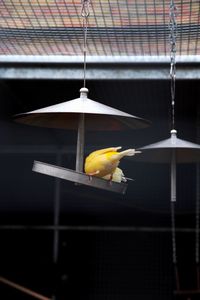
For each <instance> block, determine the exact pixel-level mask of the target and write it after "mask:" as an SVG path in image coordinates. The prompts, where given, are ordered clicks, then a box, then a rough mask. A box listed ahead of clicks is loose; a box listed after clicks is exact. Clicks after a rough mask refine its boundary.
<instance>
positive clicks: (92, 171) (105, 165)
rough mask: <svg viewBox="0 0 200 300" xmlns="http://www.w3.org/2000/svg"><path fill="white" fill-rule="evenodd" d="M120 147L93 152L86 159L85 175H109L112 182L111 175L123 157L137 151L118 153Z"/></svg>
mask: <svg viewBox="0 0 200 300" xmlns="http://www.w3.org/2000/svg"><path fill="white" fill-rule="evenodd" d="M119 149H121V147H111V148H105V149H100V150H97V151H94V152H92V153H90V154H89V155H88V157H86V160H85V173H86V174H88V175H90V176H97V177H104V176H106V175H110V179H111V180H112V176H113V173H114V172H115V170H116V168H117V167H118V165H119V162H120V160H121V159H122V158H123V157H124V156H133V155H135V153H137V152H138V151H135V149H128V150H125V151H122V152H118V150H119Z"/></svg>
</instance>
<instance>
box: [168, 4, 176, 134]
mask: <svg viewBox="0 0 200 300" xmlns="http://www.w3.org/2000/svg"><path fill="white" fill-rule="evenodd" d="M176 10H177V9H176V6H175V3H174V1H173V0H171V1H170V12H169V28H170V35H169V38H170V78H171V106H172V108H171V109H172V120H171V121H172V129H175V81H176V37H177V23H176Z"/></svg>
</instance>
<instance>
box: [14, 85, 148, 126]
mask: <svg viewBox="0 0 200 300" xmlns="http://www.w3.org/2000/svg"><path fill="white" fill-rule="evenodd" d="M80 92H81V95H80V98H77V99H74V100H70V101H66V102H62V103H59V104H56V105H52V106H48V107H45V108H41V109H37V110H34V111H30V112H26V113H22V114H19V115H17V116H15V117H16V118H15V120H16V121H17V122H19V123H24V124H28V125H34V126H40V127H51V128H66V129H77V126H78V119H79V115H80V114H85V125H86V129H89V130H125V129H127V127H129V128H132V129H136V128H144V127H147V126H149V124H150V122H149V121H147V120H144V119H142V118H139V117H136V116H133V115H130V114H128V113H125V112H123V111H120V110H118V109H115V108H112V107H110V106H107V105H104V104H101V103H99V102H96V101H93V100H91V99H88V98H87V93H88V90H87V89H86V88H82V89H81V90H80Z"/></svg>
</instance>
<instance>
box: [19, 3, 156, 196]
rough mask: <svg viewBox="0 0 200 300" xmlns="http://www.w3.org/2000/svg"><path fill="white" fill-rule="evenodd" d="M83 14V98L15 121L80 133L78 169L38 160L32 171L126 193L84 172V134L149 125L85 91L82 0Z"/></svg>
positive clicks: (85, 17) (85, 11)
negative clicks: (95, 98) (92, 98)
mask: <svg viewBox="0 0 200 300" xmlns="http://www.w3.org/2000/svg"><path fill="white" fill-rule="evenodd" d="M81 15H82V17H83V29H84V70H83V71H84V78H83V88H81V89H80V97H79V98H77V99H73V100H71V101H67V102H63V103H59V104H56V105H52V106H49V107H45V108H42V109H38V110H34V111H31V112H27V113H23V114H19V115H17V116H16V121H17V122H20V123H24V124H28V125H34V126H42V127H51V128H64V129H74V130H78V137H77V153H76V170H75V171H74V170H70V169H66V168H61V167H58V166H54V165H50V164H46V163H42V162H38V161H35V162H34V166H33V171H35V172H39V173H42V174H46V175H50V176H54V177H58V178H62V179H65V180H69V181H73V182H76V183H80V184H84V185H89V186H93V187H96V188H101V189H105V190H110V191H113V192H118V193H122V194H124V193H125V191H126V189H127V184H125V183H117V182H108V181H107V180H104V179H100V178H97V177H92V180H91V178H90V177H89V176H88V175H86V174H85V173H83V163H84V132H85V129H86V130H95V131H96V130H106V131H107V130H110V131H121V130H126V129H127V128H131V129H138V128H144V127H146V126H149V124H150V122H149V121H147V120H144V119H142V118H139V117H136V116H133V115H130V114H128V113H125V112H123V111H120V110H117V109H115V108H112V107H109V106H107V105H104V104H101V103H99V102H96V101H93V100H91V99H88V89H87V88H86V48H87V27H88V16H89V1H88V0H83V2H82V11H81Z"/></svg>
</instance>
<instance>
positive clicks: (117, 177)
mask: <svg viewBox="0 0 200 300" xmlns="http://www.w3.org/2000/svg"><path fill="white" fill-rule="evenodd" d="M103 179H106V180H110V179H112V181H114V182H119V183H120V182H127V179H126V177H125V175H124V173H123V171H122V169H120V168H118V167H117V168H116V169H115V170H114V172H113V174H112V175H111V174H108V175H106V176H104V177H103Z"/></svg>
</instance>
